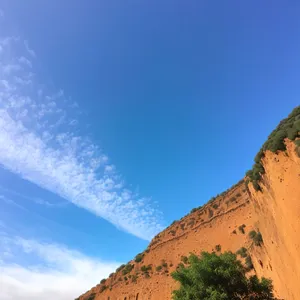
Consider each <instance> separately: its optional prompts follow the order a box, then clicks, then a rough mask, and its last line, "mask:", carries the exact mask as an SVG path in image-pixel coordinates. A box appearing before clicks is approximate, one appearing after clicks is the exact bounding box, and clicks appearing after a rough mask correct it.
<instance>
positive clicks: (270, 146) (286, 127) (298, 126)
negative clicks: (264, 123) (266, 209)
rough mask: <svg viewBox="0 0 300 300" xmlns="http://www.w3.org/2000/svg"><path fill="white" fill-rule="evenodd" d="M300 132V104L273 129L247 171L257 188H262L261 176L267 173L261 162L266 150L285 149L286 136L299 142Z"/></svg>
mask: <svg viewBox="0 0 300 300" xmlns="http://www.w3.org/2000/svg"><path fill="white" fill-rule="evenodd" d="M299 132H300V106H298V107H296V108H295V109H294V110H293V111H292V112H291V113H290V115H289V116H288V117H287V118H286V119H283V120H282V121H281V122H280V123H279V125H278V126H277V127H276V129H275V130H273V131H272V133H271V134H270V135H269V137H268V139H267V141H266V142H265V143H264V144H263V146H262V147H261V149H260V150H259V152H258V153H257V155H256V156H255V159H254V161H255V164H254V165H253V167H252V169H251V170H249V171H248V172H247V173H246V175H247V176H248V178H249V180H250V181H251V182H252V184H253V187H254V188H255V190H257V191H258V190H261V187H260V185H259V181H260V179H261V176H262V175H263V174H264V173H265V169H264V167H263V165H262V163H261V159H262V158H263V157H264V155H265V151H267V150H270V151H272V152H277V151H279V150H281V151H285V150H286V145H285V143H284V140H285V139H286V138H288V139H290V140H291V141H295V143H296V145H297V143H299V142H297V141H296V138H297V137H299Z"/></svg>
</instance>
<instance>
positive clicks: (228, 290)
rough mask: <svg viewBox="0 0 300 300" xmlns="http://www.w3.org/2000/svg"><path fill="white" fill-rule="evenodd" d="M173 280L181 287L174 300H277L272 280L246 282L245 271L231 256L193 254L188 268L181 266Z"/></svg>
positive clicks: (255, 279)
mask: <svg viewBox="0 0 300 300" xmlns="http://www.w3.org/2000/svg"><path fill="white" fill-rule="evenodd" d="M172 277H173V278H174V279H175V280H176V281H178V282H179V283H180V284H181V286H180V288H179V289H178V290H175V291H173V299H174V300H193V299H207V300H208V299H210V300H240V299H247V300H271V299H275V298H274V295H273V286H272V282H271V280H269V279H265V278H262V279H261V280H259V279H258V278H257V276H250V277H249V278H247V277H246V269H245V267H244V266H243V265H242V263H241V262H240V261H239V260H237V258H236V255H235V254H233V253H232V252H225V253H223V254H220V255H217V254H215V253H208V252H202V254H201V257H198V256H196V255H194V254H191V256H190V257H189V266H188V267H183V266H181V267H180V268H179V269H177V271H175V272H173V273H172Z"/></svg>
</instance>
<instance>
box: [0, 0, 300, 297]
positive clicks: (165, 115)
mask: <svg viewBox="0 0 300 300" xmlns="http://www.w3.org/2000/svg"><path fill="white" fill-rule="evenodd" d="M299 15H300V3H299V2H298V1H289V2H284V1H276V0H275V1H263V2H262V1H255V0H254V1H237V0H236V1H235V0H233V1H198V0H197V1H196V0H195V1H193V0H191V1H188V2H182V1H177V0H172V1H167V0H166V1H161V0H160V1H156V0H152V1H119V0H113V1H96V0H91V1H88V2H86V1H78V0H75V1H74V0H72V1H71V0H66V1H58V0H54V1H39V0H27V1H17V0H0V290H1V299H3V300H12V299H16V298H18V299H20V300H38V299H45V300H50V299H57V300H67V299H73V298H75V297H77V296H78V295H80V294H81V293H83V292H85V291H86V290H88V289H89V288H91V287H92V286H93V285H96V284H97V283H99V282H100V280H101V279H102V278H104V277H106V276H108V275H109V274H110V273H111V272H113V271H114V270H115V269H116V268H117V267H118V266H119V265H120V264H121V263H126V262H127V261H129V260H130V259H131V258H133V257H134V256H135V254H136V253H138V252H141V251H143V250H144V249H145V248H146V247H147V245H148V242H149V240H151V238H152V237H153V236H154V235H155V234H156V233H158V232H159V231H160V230H162V229H163V228H165V227H166V226H168V225H169V224H170V223H172V221H174V220H176V219H179V218H181V217H182V216H183V215H185V214H187V213H188V212H189V211H190V210H191V209H192V208H193V207H197V206H199V205H202V204H204V203H205V202H206V201H207V200H209V199H210V198H211V197H212V196H214V195H216V194H218V193H221V192H222V191H224V190H226V189H227V188H229V187H230V186H232V185H233V184H235V183H236V182H237V181H238V180H240V179H241V178H242V177H243V176H244V174H245V171H246V170H248V169H249V168H251V166H252V162H253V157H254V156H255V154H256V152H257V151H258V150H259V148H260V146H261V145H262V143H263V142H264V141H265V139H266V138H267V136H268V134H269V133H270V132H271V130H272V129H273V128H274V127H275V126H276V125H277V124H278V122H279V121H280V120H281V119H282V118H284V117H286V116H287V115H288V114H289V112H290V111H291V110H292V109H293V108H294V107H295V106H297V105H299V95H300V84H299V78H300V56H299V53H300V18H299Z"/></svg>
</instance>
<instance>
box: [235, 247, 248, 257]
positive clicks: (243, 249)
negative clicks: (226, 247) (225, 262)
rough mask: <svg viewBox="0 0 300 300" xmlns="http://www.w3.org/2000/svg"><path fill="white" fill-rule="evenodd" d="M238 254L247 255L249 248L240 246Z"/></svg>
mask: <svg viewBox="0 0 300 300" xmlns="http://www.w3.org/2000/svg"><path fill="white" fill-rule="evenodd" d="M236 254H237V255H240V256H241V257H243V258H246V257H247V249H246V248H245V247H242V248H240V249H239V250H238V251H236Z"/></svg>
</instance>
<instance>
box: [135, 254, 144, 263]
mask: <svg viewBox="0 0 300 300" xmlns="http://www.w3.org/2000/svg"><path fill="white" fill-rule="evenodd" d="M144 255H145V254H144V253H139V254H138V255H137V256H136V257H135V260H134V261H135V262H136V263H139V262H141V261H142V260H143V258H144Z"/></svg>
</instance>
